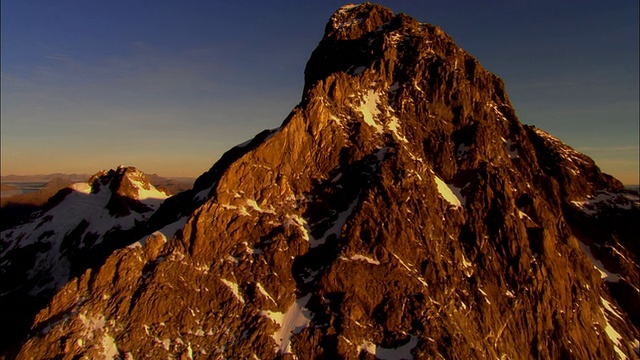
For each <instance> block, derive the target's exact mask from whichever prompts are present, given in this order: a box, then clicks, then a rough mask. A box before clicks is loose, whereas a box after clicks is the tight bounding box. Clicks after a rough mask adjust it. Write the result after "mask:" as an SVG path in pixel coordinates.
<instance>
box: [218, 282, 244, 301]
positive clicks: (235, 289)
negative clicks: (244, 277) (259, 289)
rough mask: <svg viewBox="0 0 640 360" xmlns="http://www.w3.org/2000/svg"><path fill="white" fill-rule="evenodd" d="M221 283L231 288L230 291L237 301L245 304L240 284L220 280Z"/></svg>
mask: <svg viewBox="0 0 640 360" xmlns="http://www.w3.org/2000/svg"><path fill="white" fill-rule="evenodd" d="M220 281H222V283H223V284H225V285H226V286H227V287H228V288H229V290H231V292H232V293H233V296H235V297H236V299H238V301H240V302H241V303H243V304H244V298H243V297H242V294H240V289H238V284H236V283H234V282H233V281H229V280H226V279H220Z"/></svg>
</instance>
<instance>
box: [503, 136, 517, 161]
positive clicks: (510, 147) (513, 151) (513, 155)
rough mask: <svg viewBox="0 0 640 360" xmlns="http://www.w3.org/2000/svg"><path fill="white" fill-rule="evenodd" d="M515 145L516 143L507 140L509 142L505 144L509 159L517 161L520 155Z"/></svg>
mask: <svg viewBox="0 0 640 360" xmlns="http://www.w3.org/2000/svg"><path fill="white" fill-rule="evenodd" d="M514 145H515V143H514V142H512V141H511V139H509V140H507V142H506V143H505V147H506V148H507V154H509V159H517V158H519V157H520V154H518V149H517V148H516V147H515V146H514Z"/></svg>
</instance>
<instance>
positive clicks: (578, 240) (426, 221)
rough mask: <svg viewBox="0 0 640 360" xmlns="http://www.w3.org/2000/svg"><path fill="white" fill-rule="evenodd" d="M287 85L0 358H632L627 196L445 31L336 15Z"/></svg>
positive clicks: (368, 15) (635, 202) (406, 21)
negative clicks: (254, 128) (531, 116)
mask: <svg viewBox="0 0 640 360" xmlns="http://www.w3.org/2000/svg"><path fill="white" fill-rule="evenodd" d="M305 81H306V82H305V87H304V93H303V97H302V101H301V103H300V104H299V105H298V106H297V107H296V108H295V109H294V110H293V111H292V113H291V114H290V115H289V116H288V117H287V119H286V120H285V121H284V123H283V124H282V126H281V127H280V128H278V129H275V130H273V131H267V132H265V133H262V134H260V135H258V136H257V137H256V138H255V139H253V141H251V142H250V143H248V144H246V145H241V146H238V147H236V148H234V149H232V150H230V152H228V153H227V154H226V155H225V156H223V158H222V159H221V161H219V162H218V163H216V164H215V165H214V166H213V167H212V168H211V170H209V171H208V172H207V173H206V174H204V175H203V176H201V177H200V178H199V179H198V181H196V183H195V185H194V189H193V190H192V191H190V192H185V193H183V194H182V195H181V196H180V197H179V198H176V199H175V200H173V201H175V203H174V206H168V205H163V206H162V207H161V208H160V209H159V210H158V212H157V213H156V214H158V215H157V218H156V219H158V220H156V221H157V222H158V223H163V222H164V223H169V222H173V223H174V224H176V223H177V224H181V223H180V222H178V221H179V219H182V218H184V222H185V223H184V226H182V227H181V230H180V231H178V232H177V233H176V235H175V236H174V237H173V238H171V239H168V241H166V240H167V239H165V238H164V237H163V236H161V235H160V234H155V235H154V236H151V237H149V238H148V239H147V240H146V243H145V244H144V245H143V244H142V243H140V246H132V247H129V248H124V249H121V250H118V251H116V252H115V253H113V255H111V256H110V257H109V258H108V259H107V260H106V262H105V264H104V265H103V266H101V267H100V268H99V269H89V270H87V271H86V272H85V273H84V274H83V275H82V276H80V277H78V278H75V279H73V280H71V282H69V283H68V284H67V285H65V286H64V287H63V288H62V289H61V290H60V291H59V292H58V293H57V294H56V295H55V297H54V298H53V300H52V301H51V302H50V303H49V304H48V306H47V307H46V308H45V309H43V310H42V311H41V312H40V313H39V314H38V315H37V317H36V319H35V321H34V324H33V327H32V333H31V335H30V338H29V339H28V340H27V341H26V342H24V343H23V344H22V345H21V347H20V349H19V353H18V354H17V356H18V358H29V357H36V358H40V357H55V356H62V357H68V358H74V357H82V356H86V357H90V358H95V357H107V358H114V357H116V356H118V357H120V358H139V357H144V356H148V357H152V358H160V357H166V356H175V357H178V356H180V357H183V358H256V357H257V358H264V359H270V358H278V357H285V358H287V357H291V356H296V357H298V358H302V359H310V358H316V357H321V358H322V357H326V358H347V359H356V358H371V359H373V358H379V359H392V358H439V357H444V358H486V357H491V358H607V359H609V358H615V357H629V358H637V356H638V346H639V344H638V340H637V339H638V338H640V335H639V333H638V328H637V326H638V324H637V314H638V312H637V311H638V308H637V304H638V302H637V301H635V298H637V296H638V283H639V280H638V279H639V278H638V275H639V272H638V256H639V253H638V249H637V239H636V238H634V234H637V231H636V228H634V226H635V227H637V225H633V224H627V223H626V221H628V220H629V219H632V218H634V217H635V218H637V217H638V215H640V197H639V195H638V194H637V193H633V192H629V191H626V190H624V189H623V188H622V186H621V185H620V183H619V182H618V181H617V180H615V179H613V178H612V177H610V176H608V175H605V174H602V173H601V172H600V170H599V169H598V168H597V166H596V165H595V164H594V163H593V161H592V160H590V159H589V158H588V157H586V156H584V155H582V154H579V153H577V152H575V151H574V150H572V149H571V148H569V147H568V146H566V145H564V144H562V142H560V141H559V140H557V139H555V138H553V137H552V136H550V135H548V134H547V133H545V132H543V131H541V130H539V129H536V128H533V127H529V126H525V125H523V124H521V123H520V122H519V121H518V119H517V117H516V115H515V111H514V109H513V107H512V106H511V103H510V102H509V99H508V97H507V95H506V91H505V88H504V84H503V83H502V81H501V80H500V79H499V78H498V77H497V76H495V75H493V74H491V73H489V72H488V71H486V70H485V69H484V68H482V66H481V65H480V64H479V63H478V62H477V61H476V60H475V59H474V58H473V57H472V56H471V55H469V54H468V53H466V52H465V51H464V50H462V49H460V48H459V47H458V46H456V45H455V43H454V42H453V40H452V39H451V38H450V37H449V36H447V35H446V34H445V33H443V32H442V30H440V29H439V28H438V27H436V26H432V25H428V24H421V23H419V22H417V21H416V20H414V19H412V18H410V17H409V16H407V15H404V14H399V15H395V14H393V12H391V11H390V10H388V9H386V8H383V7H381V6H377V5H372V4H368V3H366V4H362V5H357V6H356V5H348V6H344V7H342V8H340V9H338V11H337V12H336V13H335V14H334V15H333V16H332V17H331V19H330V21H329V23H328V24H327V27H326V30H325V36H324V37H323V39H322V40H321V42H320V44H319V45H318V48H317V49H316V50H315V51H314V52H313V54H312V56H311V58H310V60H309V62H308V64H307V68H306V70H305ZM170 201H172V200H168V201H167V202H165V204H167V203H168V202H170ZM178 204H179V206H178ZM163 207H164V210H163ZM172 209H173V210H172ZM176 209H180V210H176ZM160 211H162V212H163V213H162V214H161V213H160ZM151 220H152V219H150V221H151ZM587 226H590V227H587ZM583 230H587V231H583ZM594 267H595V268H594ZM634 296H635V298H634Z"/></svg>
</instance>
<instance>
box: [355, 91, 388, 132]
mask: <svg viewBox="0 0 640 360" xmlns="http://www.w3.org/2000/svg"><path fill="white" fill-rule="evenodd" d="M379 96H380V95H378V93H377V92H375V91H373V90H369V91H368V92H367V95H366V96H365V97H364V99H363V100H362V102H361V103H360V106H359V107H358V108H357V109H356V110H358V111H360V112H361V113H362V116H363V117H364V122H366V123H367V124H368V125H370V126H373V127H374V128H375V129H376V131H377V132H378V133H382V130H383V129H382V125H380V124H378V122H377V121H376V120H375V117H376V116H378V115H380V110H379V109H378V97H379Z"/></svg>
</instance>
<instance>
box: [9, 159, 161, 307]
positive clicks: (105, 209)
mask: <svg viewBox="0 0 640 360" xmlns="http://www.w3.org/2000/svg"><path fill="white" fill-rule="evenodd" d="M167 197H168V195H167V194H165V193H164V192H162V191H160V190H158V189H156V188H155V187H154V186H153V185H151V184H150V183H149V181H148V180H147V178H146V176H145V175H144V174H143V173H142V172H140V171H138V170H137V169H135V168H132V167H119V168H118V169H117V170H110V171H102V172H99V173H98V174H96V175H94V176H93V177H92V178H91V179H89V181H87V182H80V183H76V184H73V185H71V186H70V187H68V188H66V189H64V190H61V191H60V192H59V193H58V194H56V195H55V196H54V197H53V198H52V199H51V200H50V203H49V206H48V207H47V208H46V209H45V210H43V211H42V212H40V213H38V214H36V216H34V217H33V218H32V219H31V220H30V221H29V222H27V223H25V224H22V225H19V226H17V227H14V228H12V229H8V230H6V231H3V232H2V233H1V235H0V239H1V244H0V251H1V252H0V273H2V275H3V276H4V275H5V274H8V273H12V272H13V271H11V270H12V269H16V268H23V267H24V266H23V265H24V262H25V261H27V262H28V263H30V264H32V265H31V266H30V267H29V269H28V271H27V272H26V278H24V279H21V280H22V281H21V282H20V284H19V288H20V289H24V288H25V285H26V287H28V288H29V291H28V293H29V294H30V295H33V296H36V295H38V294H40V293H41V292H43V291H49V292H51V291H56V290H58V289H59V288H60V287H61V286H63V285H64V284H66V283H67V281H69V279H70V277H71V276H72V270H73V267H74V264H73V262H74V260H76V258H77V254H79V253H86V251H87V250H89V249H90V248H93V247H96V246H99V245H101V244H102V243H103V241H105V238H107V237H108V235H109V234H112V233H114V232H118V231H123V230H129V229H132V228H133V227H134V226H136V224H138V223H140V222H142V221H144V220H145V219H147V218H149V217H150V216H151V215H152V214H153V213H154V212H155V210H156V209H157V208H158V206H159V205H160V204H161V203H162V201H163V200H164V199H166V198H167ZM103 247H104V245H103ZM83 250H84V251H83ZM18 254H20V255H19V256H16V255H18ZM17 259H19V260H17ZM16 261H20V264H14V262H16ZM76 275H77V274H76ZM25 281H26V283H25ZM16 285H18V284H16ZM5 286H6V284H5V285H3V289H2V293H3V294H4V293H7V292H11V291H13V290H14V289H12V288H11V286H9V288H6V287H5Z"/></svg>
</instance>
